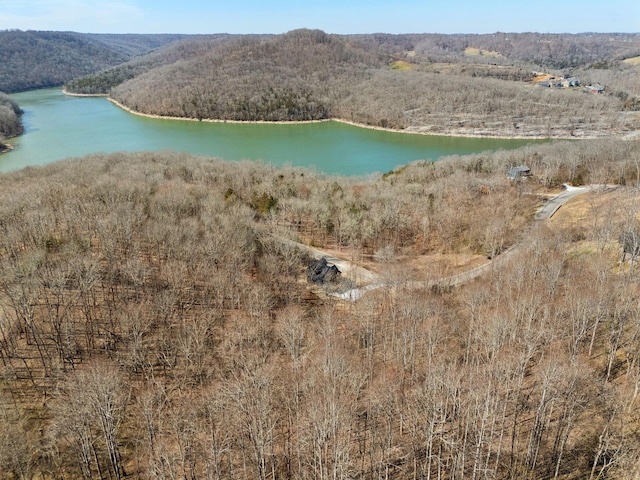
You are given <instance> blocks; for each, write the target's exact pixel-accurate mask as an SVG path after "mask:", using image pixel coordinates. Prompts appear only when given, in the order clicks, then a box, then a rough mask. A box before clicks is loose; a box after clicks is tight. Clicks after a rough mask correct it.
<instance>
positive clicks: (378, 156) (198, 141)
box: [0, 89, 541, 175]
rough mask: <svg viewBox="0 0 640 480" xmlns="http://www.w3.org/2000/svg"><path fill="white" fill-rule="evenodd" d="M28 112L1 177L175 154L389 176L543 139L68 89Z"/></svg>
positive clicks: (31, 104) (30, 97) (1, 165)
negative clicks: (259, 117)
mask: <svg viewBox="0 0 640 480" xmlns="http://www.w3.org/2000/svg"><path fill="white" fill-rule="evenodd" d="M12 97H13V98H14V99H15V100H16V101H17V102H18V103H19V104H20V106H21V107H22V109H23V110H24V111H25V113H24V116H23V123H24V126H25V133H24V134H23V135H22V136H20V137H18V138H15V139H12V140H11V143H12V144H13V145H14V146H15V149H14V150H13V151H12V152H9V153H6V154H4V155H2V156H0V172H9V171H12V170H17V169H20V168H23V167H27V166H37V165H44V164H47V163H51V162H56V161H59V160H63V159H65V158H72V157H81V156H84V155H87V154H90V153H100V152H104V153H111V152H119V151H162V150H174V151H180V152H188V153H192V154H195V155H203V156H210V157H219V158H223V159H225V160H255V161H258V160H260V161H264V162H265V163H269V164H273V165H277V166H282V165H292V166H305V167H310V168H313V169H315V170H317V171H319V172H322V173H326V174H339V175H367V174H372V173H376V172H388V171H390V170H393V169H394V168H396V167H399V166H401V165H406V164H408V163H411V162H413V161H416V160H430V161H435V160H437V159H439V158H441V157H442V156H446V155H454V154H458V155H465V154H469V153H478V152H483V151H495V150H498V149H514V148H518V147H521V146H523V145H526V144H530V143H539V142H541V140H522V139H508V140H507V139H493V138H463V137H444V136H431V135H412V134H406V133H400V132H398V133H396V132H386V131H380V130H372V129H367V128H360V127H356V126H352V125H346V124H342V123H339V122H322V123H308V124H252V123H247V124H236V123H209V122H191V121H181V120H168V119H155V118H147V117H142V116H139V115H134V114H131V113H129V112H126V111H124V110H122V109H120V108H119V107H117V106H115V105H114V104H112V103H111V102H109V101H108V100H107V99H106V98H104V97H71V96H68V95H65V94H63V93H62V91H61V90H60V89H43V90H33V91H29V92H23V93H18V94H14V95H12Z"/></svg>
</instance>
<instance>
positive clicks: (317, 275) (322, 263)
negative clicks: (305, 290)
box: [307, 257, 341, 283]
mask: <svg viewBox="0 0 640 480" xmlns="http://www.w3.org/2000/svg"><path fill="white" fill-rule="evenodd" d="M340 273H341V272H340V270H338V267H336V266H335V265H329V263H328V262H327V259H326V257H322V258H321V259H319V260H315V261H313V262H312V263H311V264H310V265H309V267H308V268H307V278H308V279H309V281H310V282H313V283H329V282H335V281H337V280H338V278H339V277H340Z"/></svg>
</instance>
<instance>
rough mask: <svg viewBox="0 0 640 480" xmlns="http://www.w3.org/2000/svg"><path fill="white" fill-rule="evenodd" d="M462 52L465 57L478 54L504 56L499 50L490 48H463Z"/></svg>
mask: <svg viewBox="0 0 640 480" xmlns="http://www.w3.org/2000/svg"><path fill="white" fill-rule="evenodd" d="M464 54H465V55H466V56H467V57H475V56H478V55H479V56H481V57H494V58H499V57H503V56H504V55H502V54H501V53H499V52H495V51H491V50H483V49H482V48H474V47H467V48H465V50H464Z"/></svg>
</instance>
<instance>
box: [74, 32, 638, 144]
mask: <svg viewBox="0 0 640 480" xmlns="http://www.w3.org/2000/svg"><path fill="white" fill-rule="evenodd" d="M639 55H640V36H638V35H631V34H617V35H616V34H613V35H608V34H607V35H605V34H593V35H542V34H509V35H507V34H500V33H499V34H494V35H435V34H411V35H409V34H408V35H388V34H371V35H329V34H326V33H324V32H322V31H319V30H305V29H302V30H294V31H291V32H288V33H286V34H283V35H275V36H274V35H264V36H257V35H254V36H242V37H237V36H236V37H229V36H201V37H189V38H186V39H184V40H182V41H181V42H177V43H174V44H172V45H170V46H167V47H165V48H161V49H158V50H157V51H155V52H153V53H152V54H150V55H146V56H141V57H138V58H136V59H134V60H132V61H130V62H127V63H125V64H123V65H120V66H117V67H115V68H112V69H108V70H106V71H103V72H101V73H100V74H98V75H95V76H89V77H84V78H80V79H77V80H75V81H73V82H70V83H68V84H67V85H66V87H67V89H68V90H69V91H73V92H77V93H105V94H107V93H108V94H109V95H111V97H112V98H113V99H115V100H117V101H119V102H120V103H121V104H123V105H125V106H126V107H129V108H131V109H133V110H135V111H138V112H141V113H146V114H152V115H161V116H175V117H185V118H193V119H221V120H239V121H256V120H266V121H280V120H285V121H291V120H317V119H325V118H338V119H342V120H348V121H353V122H356V123H360V124H367V125H375V126H381V127H388V128H396V129H409V130H417V131H428V132H430V133H447V134H463V135H467V134H470V135H500V136H547V137H560V136H564V137H566V136H575V137H586V136H590V137H593V136H609V135H620V134H626V133H630V132H632V131H634V130H635V125H637V120H638V119H637V118H636V116H635V113H634V111H636V110H640V100H639V99H640V80H638V79H639V78H640V75H638V69H639V68H640V67H639V66H638V64H637V63H636V62H635V60H636V57H638V56H639ZM533 72H543V73H547V74H550V75H554V76H555V78H559V79H562V78H567V77H575V78H578V79H579V82H580V85H581V87H580V88H546V89H543V88H540V87H539V86H537V85H535V84H534V82H533V79H534V73H533ZM590 84H600V85H603V86H604V87H605V89H604V92H605V93H604V94H603V95H585V94H584V93H585V89H584V87H585V86H587V85H590ZM629 112H632V113H629Z"/></svg>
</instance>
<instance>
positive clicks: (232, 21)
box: [0, 0, 640, 33]
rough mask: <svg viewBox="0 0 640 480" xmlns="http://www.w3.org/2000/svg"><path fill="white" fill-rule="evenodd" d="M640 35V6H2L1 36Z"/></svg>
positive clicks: (72, 2) (159, 2)
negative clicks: (304, 31)
mask: <svg viewBox="0 0 640 480" xmlns="http://www.w3.org/2000/svg"><path fill="white" fill-rule="evenodd" d="M296 28H319V29H321V30H324V31H325V32H328V33H373V32H385V33H494V32H498V31H499V32H539V33H581V32H627V33H640V0H607V1H596V0H582V1H577V2H575V1H571V0H528V1H522V0H493V1H492V0H485V1H480V0H407V1H393V0H306V1H302V0H289V1H285V0H211V1H205V0H0V30H6V29H20V30H56V31H66V30H69V31H76V32H90V33H223V32H225V33H283V32H287V31H289V30H293V29H296Z"/></svg>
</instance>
